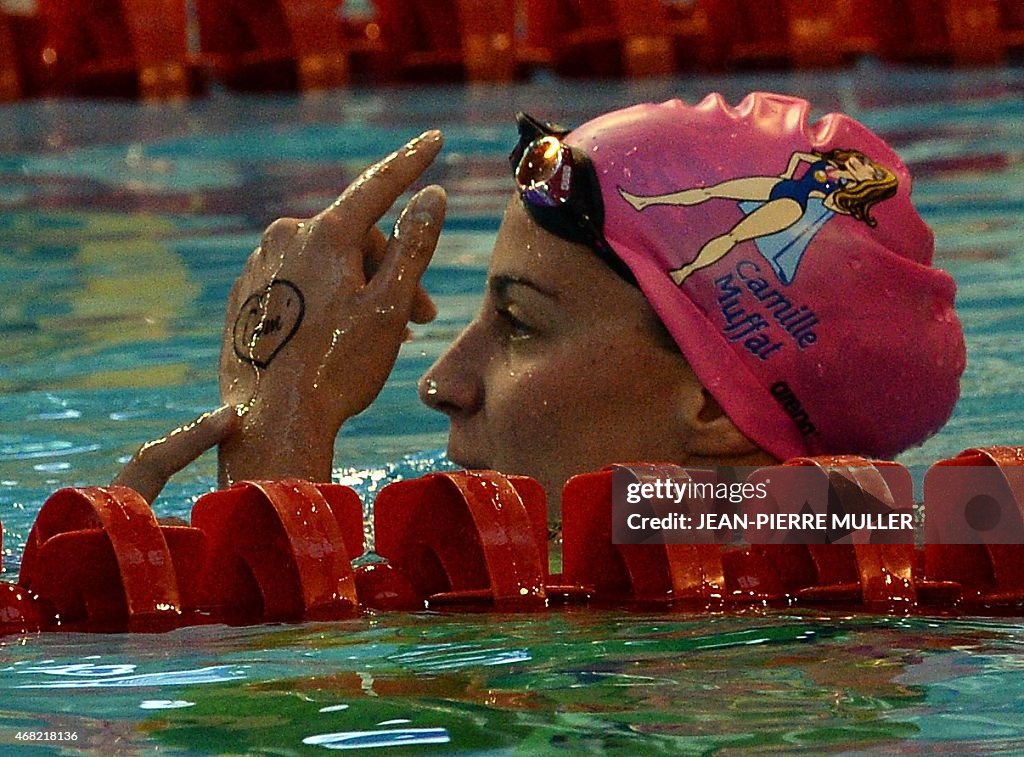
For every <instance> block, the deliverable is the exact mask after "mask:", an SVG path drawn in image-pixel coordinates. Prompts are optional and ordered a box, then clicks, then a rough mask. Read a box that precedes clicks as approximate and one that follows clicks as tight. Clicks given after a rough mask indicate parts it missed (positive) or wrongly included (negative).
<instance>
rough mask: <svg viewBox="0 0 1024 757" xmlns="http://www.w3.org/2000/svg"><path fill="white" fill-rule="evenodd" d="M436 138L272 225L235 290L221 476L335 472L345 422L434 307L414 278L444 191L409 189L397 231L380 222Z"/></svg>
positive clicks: (225, 362)
mask: <svg viewBox="0 0 1024 757" xmlns="http://www.w3.org/2000/svg"><path fill="white" fill-rule="evenodd" d="M440 149H441V134H440V132H436V131H432V132H427V133H425V134H423V135H422V136H420V137H418V138H417V139H415V140H413V141H412V142H410V143H409V144H407V145H406V146H405V147H404V148H402V149H401V150H399V151H398V152H395V153H393V154H392V155H389V156H388V157H387V158H385V159H384V160H382V161H380V162H379V163H377V164H375V165H373V166H371V167H370V168H369V169H367V170H366V171H365V172H364V173H363V174H362V175H361V176H360V177H359V178H358V179H357V180H356V181H355V182H353V183H352V185H351V186H349V188H348V189H346V190H345V192H344V193H343V194H342V195H341V197H339V198H338V200H337V201H336V202H334V203H333V204H332V205H331V206H330V207H328V208H326V209H325V210H324V211H323V212H321V213H320V214H319V215H317V216H314V217H313V218H310V219H305V220H297V219H280V220H278V221H275V222H274V223H273V224H271V225H270V227H268V228H267V230H266V232H265V233H264V235H263V239H262V241H261V243H260V246H259V247H258V248H257V249H256V251H255V252H253V253H252V255H251V256H250V257H249V260H248V262H247V263H246V265H245V269H244V270H243V272H242V275H241V276H239V278H238V280H237V281H236V282H235V285H234V287H233V289H232V291H231V295H230V297H229V298H228V306H227V319H226V323H225V328H224V337H223V342H222V347H221V360H220V385H221V398H222V400H223V401H224V402H225V404H227V405H229V406H231V407H233V408H234V409H235V413H236V414H237V422H236V424H235V430H234V432H233V433H232V434H230V436H229V437H228V438H227V439H225V440H224V441H223V442H222V443H221V447H220V453H221V457H220V461H221V481H222V483H227V482H230V481H234V480H239V479H243V478H283V477H287V476H295V477H302V478H308V479H312V480H329V478H330V472H331V460H332V456H333V449H334V438H335V436H336V435H337V433H338V430H339V429H340V427H341V425H342V424H343V423H344V422H345V420H347V419H348V418H350V417H351V416H353V415H355V414H356V413H359V412H360V411H362V410H364V409H365V408H366V407H367V406H368V405H369V404H370V403H371V402H372V401H373V399H374V398H375V397H376V396H377V394H378V393H379V392H380V390H381V388H382V387H383V385H384V382H385V380H386V379H387V377H388V375H389V374H390V372H391V369H392V367H393V366H394V363H395V359H396V358H397V356H398V349H399V346H400V345H401V342H402V341H403V339H404V338H405V335H406V333H407V324H408V322H409V321H410V320H413V321H415V322H426V321H429V320H431V319H432V318H433V316H434V312H435V311H434V308H433V304H432V303H431V302H430V300H429V298H428V297H427V296H426V294H425V293H424V292H423V291H422V289H421V288H420V286H419V281H420V277H421V276H422V274H423V271H424V269H425V268H426V266H427V264H428V263H429V262H430V258H431V256H432V254H433V251H434V247H435V245H436V244H437V238H438V235H439V234H440V231H441V225H442V222H443V219H444V209H445V195H444V191H443V190H442V189H441V188H440V187H436V186H431V187H427V188H426V189H424V190H422V191H420V192H419V193H418V194H417V195H416V196H415V197H413V199H412V200H411V201H410V202H409V205H408V206H406V208H405V210H404V211H403V212H402V214H401V216H400V217H399V220H398V223H397V224H396V226H395V230H394V233H393V235H392V236H391V238H390V239H387V240H385V239H384V236H383V234H381V232H380V231H379V230H378V229H377V227H376V226H375V224H376V222H377V221H378V220H379V219H380V217H381V216H382V215H383V214H384V213H385V212H386V211H387V210H388V208H390V207H391V205H392V204H393V203H394V202H395V200H396V199H397V197H398V196H399V195H400V194H401V193H402V192H404V191H405V190H406V189H407V188H408V187H409V185H410V184H412V182H413V181H415V180H416V178H417V177H418V176H419V175H420V174H421V173H422V172H423V171H424V170H425V169H426V168H427V166H428V165H430V163H431V161H432V160H433V159H434V157H435V156H436V155H437V153H438V151H439V150H440Z"/></svg>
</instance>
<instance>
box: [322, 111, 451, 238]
mask: <svg viewBox="0 0 1024 757" xmlns="http://www.w3.org/2000/svg"><path fill="white" fill-rule="evenodd" d="M443 141H444V140H443V139H442V136H441V132H440V131H438V130H437V129H431V130H430V131H425V132H423V133H422V134H420V135H419V136H418V137H416V139H414V140H412V141H410V142H408V143H407V144H406V145H405V146H404V147H402V148H401V149H399V150H396V151H395V152H393V153H391V154H390V155H388V156H387V157H386V158H384V159H383V160H381V161H378V162H377V163H374V164H373V165H372V166H370V167H369V168H367V169H366V170H365V171H363V172H362V174H360V175H359V178H358V179H356V180H355V181H353V182H352V183H351V184H349V186H348V188H347V189H346V190H345V191H344V192H342V193H341V197H339V198H338V199H337V200H336V201H335V202H334V203H333V204H332V205H331V206H330V207H328V208H326V209H325V210H324V211H323V212H322V213H321V214H320V216H321V218H332V220H336V221H344V222H345V223H346V224H347V225H351V226H353V227H354V228H355V231H356V232H357V233H365V232H366V230H367V229H369V228H370V227H371V226H373V225H374V224H375V223H377V221H378V220H379V219H380V217H381V216H382V215H384V213H385V212H387V210H388V208H390V207H391V206H392V205H394V203H395V200H397V199H398V196H399V195H401V194H402V192H404V191H405V190H406V189H408V188H409V185H410V184H412V183H413V182H414V181H416V179H417V178H418V177H419V175H420V174H422V173H423V172H424V171H425V170H426V169H427V166H429V165H430V164H431V163H432V162H433V161H434V158H436V157H437V154H438V153H439V152H440V151H441V145H442V144H443Z"/></svg>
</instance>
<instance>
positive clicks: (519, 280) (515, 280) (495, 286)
mask: <svg viewBox="0 0 1024 757" xmlns="http://www.w3.org/2000/svg"><path fill="white" fill-rule="evenodd" d="M487 286H488V288H489V289H490V290H491V294H493V295H494V296H495V297H498V298H499V299H508V295H509V291H508V290H509V289H511V288H512V287H514V286H522V287H526V288H527V289H532V290H533V291H535V292H537V293H538V294H540V295H543V296H544V297H547V298H549V299H552V300H558V295H557V294H555V293H554V292H552V291H551V290H549V289H546V288H545V287H542V286H541V285H539V284H537V283H536V282H535V281H532V280H531V279H528V278H524V277H522V276H511V275H507V274H499V275H497V276H492V277H491V278H490V279H488V281H487Z"/></svg>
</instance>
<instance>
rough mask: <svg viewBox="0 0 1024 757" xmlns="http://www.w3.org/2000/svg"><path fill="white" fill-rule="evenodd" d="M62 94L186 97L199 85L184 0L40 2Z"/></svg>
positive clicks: (47, 55)
mask: <svg viewBox="0 0 1024 757" xmlns="http://www.w3.org/2000/svg"><path fill="white" fill-rule="evenodd" d="M38 18H39V21H40V22H41V24H42V25H43V28H44V33H45V38H44V42H43V46H42V49H41V51H40V54H41V56H42V61H43V63H44V64H45V65H46V66H47V67H49V68H50V69H51V70H52V85H51V86H52V87H53V89H54V91H55V92H56V93H57V94H67V95H102V96H109V95H115V96H129V97H141V98H144V99H166V98H180V97H185V96H187V95H189V94H191V93H194V92H195V90H196V88H197V82H198V79H197V78H196V77H195V75H194V74H195V67H194V66H193V65H191V64H190V61H189V57H188V50H187V34H186V16H185V5H184V3H183V2H182V0H92V1H91V2H88V3H86V2H80V1H78V0H75V1H72V0H39V4H38Z"/></svg>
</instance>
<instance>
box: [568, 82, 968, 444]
mask: <svg viewBox="0 0 1024 757" xmlns="http://www.w3.org/2000/svg"><path fill="white" fill-rule="evenodd" d="M809 107H810V106H809V104H808V103H807V102H806V101H804V100H799V99H796V98H793V97H785V96H782V95H773V94H764V93H757V94H752V95H750V96H748V97H747V98H746V99H744V100H743V102H741V103H740V104H739V106H737V107H736V108H730V107H729V106H728V105H727V104H726V103H725V102H724V101H723V99H722V98H721V96H719V95H710V96H708V97H707V98H706V99H705V100H704V101H703V102H701V103H700V104H698V105H696V106H693V107H691V106H689V105H686V104H685V103H683V102H681V101H679V100H673V101H670V102H666V103H663V104H661V105H653V104H649V105H637V106H634V107H631V108H626V109H624V110H619V111H615V112H613V113H609V114H606V115H603V116H600V117H599V118H596V119H594V120H593V121H590V122H588V123H586V124H584V125H583V126H581V127H579V128H578V129H576V130H574V131H573V132H572V133H571V134H570V135H569V136H568V138H567V139H566V142H568V143H569V144H572V145H574V146H576V147H578V148H580V149H582V150H584V151H585V152H586V154H587V155H588V156H589V157H590V159H591V160H592V161H593V164H594V169H595V171H596V174H597V177H598V180H599V183H600V186H601V194H602V197H603V200H604V211H605V220H604V234H605V237H606V238H607V240H608V242H609V243H610V244H611V246H612V248H613V249H614V250H615V251H616V253H617V254H618V255H619V257H621V258H622V260H623V261H624V262H625V263H626V264H627V265H628V266H629V268H630V269H631V270H632V271H633V273H634V275H635V276H636V278H637V281H638V283H639V284H640V287H641V289H642V290H643V291H644V293H645V294H646V296H647V298H648V300H649V301H650V302H651V304H652V306H653V307H654V309H655V311H656V312H657V313H658V315H659V316H660V317H661V320H662V321H663V322H664V324H665V326H666V327H667V328H668V330H669V331H670V332H671V334H672V336H673V337H674V338H675V341H676V342H677V343H678V345H679V347H680V349H681V350H682V352H683V354H684V355H685V356H686V358H687V360H688V361H689V362H690V364H691V366H692V367H693V370H694V371H695V372H696V374H697V376H698V378H700V380H701V382H702V383H703V384H704V386H705V387H706V388H707V389H708V391H710V392H711V394H712V395H713V396H714V397H715V398H716V399H717V400H718V402H719V403H720V404H721V406H722V408H723V409H724V410H725V412H726V413H727V414H728V415H729V417H730V418H731V419H732V421H733V422H734V423H735V424H736V426H737V427H738V428H739V429H740V430H741V431H742V432H743V433H744V434H746V435H747V436H748V437H749V438H750V439H751V440H753V441H754V442H756V443H757V444H758V445H759V446H760V447H761V448H763V449H764V450H766V451H768V452H770V453H771V454H773V455H775V456H776V457H778V458H780V459H787V458H790V457H795V456H799V455H806V454H832V453H848V454H863V455H868V456H876V457H891V456H893V455H895V454H897V453H899V452H901V451H903V450H904V449H906V448H908V447H911V446H913V445H916V444H920V443H921V442H923V441H924V440H925V439H926V438H927V437H929V436H931V435H932V434H934V433H935V432H936V431H938V430H939V428H941V427H942V425H943V424H944V423H945V422H946V420H948V418H949V416H950V414H951V413H952V411H953V407H954V405H955V404H956V400H957V398H958V396H959V393H960V382H959V379H960V375H961V373H963V369H964V363H965V351H964V341H963V333H962V331H961V328H960V322H959V320H958V319H957V316H956V312H955V311H954V309H953V299H954V295H955V293H956V285H955V283H954V282H953V279H952V278H951V277H950V276H949V275H948V274H947V273H945V272H944V271H941V270H938V269H936V268H933V267H932V266H931V262H932V252H933V247H934V245H933V239H932V233H931V230H930V229H929V228H928V227H927V226H926V225H925V223H924V222H923V221H922V220H921V217H920V216H919V215H918V214H917V212H916V211H915V209H914V207H913V205H912V204H911V202H910V185H911V180H910V174H909V173H908V171H907V169H906V167H905V166H904V165H903V163H902V162H901V161H900V159H899V158H898V157H897V156H896V154H895V153H894V152H893V151H892V149H891V148H889V146H888V145H886V144H885V143H884V142H883V141H882V140H881V139H879V138H878V137H877V136H876V135H875V134H873V133H872V132H871V131H869V130H868V129H867V128H866V127H865V126H863V125H862V124H860V123H858V122H856V121H854V120H853V119H852V118H849V117H848V116H845V115H841V114H831V115H828V116H826V117H824V118H822V119H821V120H820V121H817V122H816V123H814V124H809V123H808V121H807V117H808V111H809ZM637 367H638V369H642V366H637Z"/></svg>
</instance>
